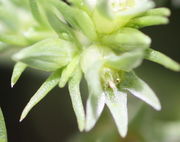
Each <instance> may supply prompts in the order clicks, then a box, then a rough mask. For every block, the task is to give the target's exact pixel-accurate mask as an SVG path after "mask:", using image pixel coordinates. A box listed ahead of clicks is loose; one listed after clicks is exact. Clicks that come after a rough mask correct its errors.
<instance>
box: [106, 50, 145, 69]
mask: <svg viewBox="0 0 180 142" xmlns="http://www.w3.org/2000/svg"><path fill="white" fill-rule="evenodd" d="M143 53H144V51H143V50H135V51H131V52H126V53H122V54H121V55H110V56H108V57H106V58H105V64H106V65H107V66H108V67H111V68H114V69H117V70H123V71H131V70H132V69H134V68H136V67H137V66H139V65H140V64H141V62H142V59H143V57H144V54H143Z"/></svg>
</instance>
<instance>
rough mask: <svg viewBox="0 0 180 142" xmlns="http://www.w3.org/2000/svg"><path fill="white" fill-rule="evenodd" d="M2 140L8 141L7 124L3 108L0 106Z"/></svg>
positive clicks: (1, 141) (0, 138) (0, 140)
mask: <svg viewBox="0 0 180 142" xmlns="http://www.w3.org/2000/svg"><path fill="white" fill-rule="evenodd" d="M0 142H7V133H6V126H5V122H4V117H3V113H2V111H1V108H0Z"/></svg>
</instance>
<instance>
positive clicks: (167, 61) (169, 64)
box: [145, 49, 180, 71]
mask: <svg viewBox="0 0 180 142" xmlns="http://www.w3.org/2000/svg"><path fill="white" fill-rule="evenodd" d="M145 58H146V59H147V60H150V61H152V62H155V63H158V64H161V65H163V66H164V67H166V68H168V69H171V70H173V71H180V64H179V63H177V62H176V61H174V60H172V59H171V58H169V57H168V56H166V55H164V54H163V53H160V52H158V51H156V50H153V49H147V50H146V55H145Z"/></svg>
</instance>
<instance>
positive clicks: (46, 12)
mask: <svg viewBox="0 0 180 142" xmlns="http://www.w3.org/2000/svg"><path fill="white" fill-rule="evenodd" d="M69 2H70V3H71V5H68V4H66V3H64V2H62V1H59V0H51V1H50V0H41V1H34V0H30V6H31V12H32V14H33V16H34V19H35V20H36V21H37V23H38V24H39V26H40V27H41V26H42V25H44V24H45V25H47V26H45V27H43V28H45V29H46V30H47V31H48V32H49V33H50V34H49V36H48V37H43V38H42V39H41V40H39V39H38V42H36V43H34V44H33V45H31V44H29V46H28V47H26V48H25V49H22V50H20V51H19V52H18V53H16V54H15V55H13V59H14V60H15V61H16V62H17V64H16V65H15V67H14V71H13V74H12V81H11V84H12V86H13V85H14V84H15V83H16V82H17V80H18V79H19V77H20V75H21V74H22V72H23V71H24V70H25V69H26V68H27V67H32V68H35V69H40V70H43V71H49V72H52V74H51V75H50V76H49V78H48V79H47V80H46V81H45V82H44V83H43V84H42V86H41V87H40V88H39V90H38V91H37V92H36V93H35V94H34V96H33V97H32V98H31V100H30V101H29V103H28V104H27V106H26V107H25V109H24V111H23V113H22V115H21V119H20V121H22V120H23V119H24V118H25V117H26V115H27V114H28V113H29V111H30V110H31V109H32V108H33V107H34V106H35V105H36V104H37V103H38V102H39V101H40V100H42V99H43V98H44V97H45V96H46V95H47V94H48V93H49V91H50V90H52V89H53V88H54V87H55V86H57V85H59V87H60V88H62V87H64V86H65V85H66V84H67V83H68V89H69V92H70V97H71V101H72V105H73V109H74V111H75V114H76V117H77V122H78V127H79V129H80V131H83V130H86V131H89V130H91V129H92V128H93V127H94V125H95V124H96V122H97V120H98V118H99V117H100V115H101V113H102V111H103V109H104V106H105V105H107V107H108V108H109V109H110V112H111V114H112V116H113V118H114V120H115V123H116V125H117V128H118V130H119V133H120V134H121V136H122V137H125V136H126V134H127V126H128V115H127V114H128V113H127V111H128V110H127V93H130V94H133V95H134V96H136V97H138V98H140V99H141V100H143V101H145V102H146V103H147V104H149V105H151V106H152V107H153V108H155V109H156V110H160V109H161V105H160V102H159V100H158V98H157V97H156V95H155V93H154V92H153V91H152V89H151V88H150V87H149V86H148V85H147V84H146V83H145V82H144V81H142V80H141V79H140V78H138V77H137V76H136V75H135V73H134V71H133V69H134V68H137V67H138V66H139V65H140V64H141V63H142V61H143V59H144V58H145V59H148V60H151V61H154V62H157V63H159V64H162V65H164V66H165V67H167V68H169V69H172V70H174V71H180V65H179V64H178V63H176V62H175V61H173V60H172V59H170V58H168V57H167V56H165V55H164V54H162V53H159V52H157V51H155V50H152V49H150V48H149V47H150V45H151V39H150V38H149V37H148V36H147V35H145V34H143V33H142V32H141V31H140V30H139V28H142V27H146V26H152V25H159V24H167V23H168V19H167V16H169V15H170V11H169V10H168V9H166V8H154V9H152V8H153V7H154V3H153V2H152V1H150V0H99V1H97V0H91V1H90V0H69ZM40 9H41V10H40ZM44 17H46V18H44ZM47 23H48V24H47ZM50 27H51V29H53V30H54V32H55V33H56V34H54V32H52V33H53V34H51V30H50ZM30 39H31V38H30ZM36 40H37V39H36ZM82 76H84V77H85V79H86V81H87V85H88V91H89V96H88V99H87V103H86V109H84V107H83V103H82V100H81V94H80V89H79V85H80V82H81V79H82ZM85 110H86V114H85Z"/></svg>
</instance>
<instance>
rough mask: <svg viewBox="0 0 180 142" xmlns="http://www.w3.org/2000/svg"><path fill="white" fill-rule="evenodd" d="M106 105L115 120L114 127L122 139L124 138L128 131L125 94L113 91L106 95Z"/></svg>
mask: <svg viewBox="0 0 180 142" xmlns="http://www.w3.org/2000/svg"><path fill="white" fill-rule="evenodd" d="M106 104H107V106H108V108H109V110H110V112H111V114H112V116H113V118H114V120H115V123H116V126H117V128H118V131H119V133H120V134H121V136H122V137H125V136H126V134H127V129H128V110H127V94H126V93H124V92H119V91H117V90H116V91H113V92H111V93H109V92H108V93H106Z"/></svg>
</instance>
